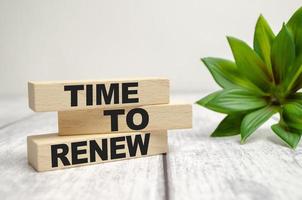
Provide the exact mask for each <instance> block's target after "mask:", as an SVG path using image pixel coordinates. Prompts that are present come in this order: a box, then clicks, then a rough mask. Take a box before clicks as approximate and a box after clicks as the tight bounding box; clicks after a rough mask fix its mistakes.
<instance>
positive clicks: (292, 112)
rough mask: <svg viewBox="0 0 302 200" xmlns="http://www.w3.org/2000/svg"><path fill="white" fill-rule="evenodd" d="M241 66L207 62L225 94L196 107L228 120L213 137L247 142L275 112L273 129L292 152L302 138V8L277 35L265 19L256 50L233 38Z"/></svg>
mask: <svg viewBox="0 0 302 200" xmlns="http://www.w3.org/2000/svg"><path fill="white" fill-rule="evenodd" d="M227 39H228V42H229V45H230V47H231V50H232V53H233V56H234V59H235V62H233V61H230V60H225V59H221V58H213V57H207V58H203V59H202V61H203V63H204V64H205V65H206V66H207V68H208V70H209V71H210V73H211V74H212V76H213V78H214V79H215V81H216V82H217V84H218V85H220V86H221V87H222V90H220V91H217V92H214V93H212V94H210V95H208V96H206V97H204V98H203V99H201V100H199V101H197V102H196V103H197V104H199V105H202V106H204V107H206V108H208V109H211V110H213V111H216V112H220V113H225V114H227V116H226V117H225V118H224V119H223V120H222V121H221V123H220V124H219V125H218V127H217V128H216V130H215V131H214V132H213V133H212V135H211V136H213V137H221V136H232V135H237V134H240V135H241V143H244V142H245V141H246V139H247V138H248V137H249V136H250V135H251V134H252V133H253V132H254V131H255V130H256V129H257V128H259V127H260V126H261V125H262V124H263V123H264V122H265V121H267V120H268V119H269V118H270V117H271V116H272V115H274V114H275V113H279V114H280V121H279V123H278V124H275V125H273V126H272V127H271V128H272V130H273V131H274V132H275V133H276V134H277V135H278V136H279V137H280V138H281V139H282V140H283V141H284V142H286V143H287V144H288V145H289V146H290V147H291V148H295V147H296V146H297V145H298V143H299V140H300V138H301V134H302V93H301V92H299V90H300V89H301V88H302V7H301V8H300V9H298V10H297V11H296V12H295V13H294V15H293V16H292V17H291V18H290V20H289V21H288V22H287V23H284V24H283V26H282V29H281V30H280V32H279V33H278V34H277V35H275V34H274V33H273V31H272V30H271V28H270V27H269V25H268V23H267V21H266V20H265V19H264V17H263V16H262V15H260V17H259V18H258V21H257V23H256V28H255V33H254V44H253V46H254V48H253V49H252V48H251V47H249V46H248V45H247V44H246V43H245V42H243V41H241V40H239V39H236V38H234V37H227Z"/></svg>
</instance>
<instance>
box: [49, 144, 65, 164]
mask: <svg viewBox="0 0 302 200" xmlns="http://www.w3.org/2000/svg"><path fill="white" fill-rule="evenodd" d="M50 148H51V167H58V159H60V160H61V161H62V163H63V165H64V166H67V165H70V162H69V160H68V158H67V157H66V155H67V154H68V146H67V145H66V144H54V145H51V147H50ZM59 149H61V153H59V152H58V150H59Z"/></svg>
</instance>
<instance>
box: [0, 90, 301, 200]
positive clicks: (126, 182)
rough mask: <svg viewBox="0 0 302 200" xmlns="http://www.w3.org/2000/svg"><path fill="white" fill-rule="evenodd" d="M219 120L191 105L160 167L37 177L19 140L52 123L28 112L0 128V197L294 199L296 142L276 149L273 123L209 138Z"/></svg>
mask: <svg viewBox="0 0 302 200" xmlns="http://www.w3.org/2000/svg"><path fill="white" fill-rule="evenodd" d="M202 96H205V94H201V93H199V94H190V93H187V94H185V93H182V94H180V95H177V96H174V97H173V98H172V99H175V98H176V99H181V100H187V101H188V102H194V101H196V100H197V99H199V98H200V97H202ZM1 100H2V98H0V103H1ZM7 102H8V104H11V105H13V104H17V103H16V102H15V99H11V100H10V101H7ZM11 105H7V106H11ZM11 107H12V108H13V107H14V106H11ZM7 114H8V113H3V112H0V116H1V117H3V116H5V115H7ZM18 116H19V114H16V116H15V118H16V119H17V118H18ZM222 118H223V116H221V115H219V114H217V113H213V112H211V111H209V110H206V109H203V108H201V107H197V106H193V119H194V120H193V129H192V130H185V131H183V130H176V131H170V133H171V134H169V140H168V141H169V153H168V154H167V156H165V157H166V158H167V159H166V160H165V162H164V163H166V164H167V165H166V167H165V168H163V159H162V156H151V157H146V158H139V159H131V160H125V161H117V162H111V163H106V164H101V165H91V166H87V167H79V168H71V169H66V170H56V171H50V172H45V173H37V172H35V171H34V170H33V169H32V168H31V167H30V166H29V165H28V163H27V159H26V136H27V135H28V134H29V133H36V134H38V133H41V132H43V133H44V132H45V133H47V132H56V131H57V130H56V125H57V121H56V115H55V114H54V113H38V114H35V115H34V116H31V117H29V118H26V119H24V120H22V121H18V122H17V123H14V124H10V125H8V126H5V127H4V128H2V129H0V163H1V164H0V176H1V179H0V185H1V187H0V194H1V199H37V200H40V199H72V200H74V199H96V198H98V199H176V200H177V199H193V200H194V199H205V200H220V199H226V200H235V199H247V200H258V199H259V200H262V199H268V200H300V199H302V190H301V186H302V185H301V179H302V148H301V144H300V145H299V146H298V147H297V149H296V150H295V151H293V150H290V149H289V148H287V147H286V146H285V145H283V143H282V142H281V141H280V140H279V139H278V138H277V136H275V135H274V133H273V132H272V131H271V130H270V129H269V125H270V124H272V123H276V121H275V120H272V121H270V122H269V123H268V124H266V125H264V126H263V127H261V128H260V129H259V130H258V131H257V132H256V133H255V134H254V135H253V136H252V137H251V138H250V139H249V140H248V141H247V144H245V145H240V143H239V137H230V138H220V139H217V138H210V137H209V135H210V133H211V132H212V131H213V130H214V128H215V127H216V126H217V124H218V123H219V121H220V120H221V119H222ZM11 119H12V118H11ZM165 169H166V170H165ZM164 172H165V173H164ZM166 173H167V174H168V176H167V179H164V175H165V174H166Z"/></svg>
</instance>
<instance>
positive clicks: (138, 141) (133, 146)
mask: <svg viewBox="0 0 302 200" xmlns="http://www.w3.org/2000/svg"><path fill="white" fill-rule="evenodd" d="M126 139H127V144H128V149H129V154H130V157H133V156H136V152H137V147H138V146H139V149H140V151H141V155H147V153H148V147H149V141H150V133H146V134H145V139H144V142H143V140H142V137H141V135H135V137H134V142H132V137H131V135H129V136H126Z"/></svg>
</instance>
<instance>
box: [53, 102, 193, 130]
mask: <svg viewBox="0 0 302 200" xmlns="http://www.w3.org/2000/svg"><path fill="white" fill-rule="evenodd" d="M58 125H59V135H79V134H101V133H109V132H113V133H114V132H129V131H150V130H167V129H184V128H191V127H192V105H190V104H163V105H152V106H142V107H127V108H115V109H92V110H77V111H61V112H58Z"/></svg>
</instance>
